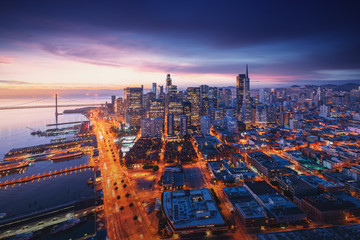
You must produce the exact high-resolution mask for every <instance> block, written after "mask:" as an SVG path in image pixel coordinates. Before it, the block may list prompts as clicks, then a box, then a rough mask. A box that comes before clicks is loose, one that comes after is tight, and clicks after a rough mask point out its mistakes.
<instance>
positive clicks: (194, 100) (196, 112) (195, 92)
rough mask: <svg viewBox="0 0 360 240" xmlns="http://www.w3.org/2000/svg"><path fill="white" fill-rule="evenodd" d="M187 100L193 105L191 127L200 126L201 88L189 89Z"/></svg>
mask: <svg viewBox="0 0 360 240" xmlns="http://www.w3.org/2000/svg"><path fill="white" fill-rule="evenodd" d="M186 94H187V100H188V101H189V102H190V103H191V125H192V126H198V125H200V88H199V87H188V88H187V93H186Z"/></svg>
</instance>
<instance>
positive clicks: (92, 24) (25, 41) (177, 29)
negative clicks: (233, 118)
mask: <svg viewBox="0 0 360 240" xmlns="http://www.w3.org/2000/svg"><path fill="white" fill-rule="evenodd" d="M359 20H360V14H359V7H358V5H357V3H356V1H289V0H287V1H268V0H267V1H239V0H238V1H209V0H208V1H195V0H193V1H169V0H168V1H136V0H135V1H89V0H87V1H18V0H3V1H1V2H0V89H2V91H5V90H8V91H9V90H15V89H44V88H45V89H55V88H58V89H59V88H75V89H80V88H87V89H96V88H114V89H117V88H123V87H125V86H138V85H140V84H144V86H145V87H150V85H151V83H152V82H157V83H158V84H164V83H165V77H166V74H167V73H171V75H172V78H173V84H176V85H178V87H179V88H184V87H186V86H197V85H200V84H208V85H215V86H231V85H235V78H236V75H237V74H239V73H243V72H244V71H245V64H246V63H247V64H249V72H250V77H251V86H252V87H254V88H255V87H256V88H258V87H280V86H289V85H292V84H300V85H302V84H322V83H328V82H333V83H340V81H344V82H348V81H357V80H359V79H360V44H359V43H360V30H359V26H360V24H359V23H360V21H359Z"/></svg>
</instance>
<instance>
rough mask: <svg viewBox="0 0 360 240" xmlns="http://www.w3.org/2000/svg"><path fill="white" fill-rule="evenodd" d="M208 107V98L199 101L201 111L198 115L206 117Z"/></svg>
mask: <svg viewBox="0 0 360 240" xmlns="http://www.w3.org/2000/svg"><path fill="white" fill-rule="evenodd" d="M209 107H210V100H209V98H207V97H206V98H202V99H201V111H200V115H206V114H207V110H208V108H209Z"/></svg>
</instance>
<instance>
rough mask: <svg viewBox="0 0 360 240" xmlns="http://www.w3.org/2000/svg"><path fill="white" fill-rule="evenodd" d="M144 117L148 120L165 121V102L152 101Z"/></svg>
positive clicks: (159, 100)
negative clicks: (160, 119) (159, 119)
mask: <svg viewBox="0 0 360 240" xmlns="http://www.w3.org/2000/svg"><path fill="white" fill-rule="evenodd" d="M146 115H147V117H148V118H162V119H165V101H164V100H162V99H155V100H152V101H151V102H150V107H149V110H148V112H147V114H146Z"/></svg>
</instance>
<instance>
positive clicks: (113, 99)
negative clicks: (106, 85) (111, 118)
mask: <svg viewBox="0 0 360 240" xmlns="http://www.w3.org/2000/svg"><path fill="white" fill-rule="evenodd" d="M115 100H116V96H115V95H112V96H111V104H112V105H115Z"/></svg>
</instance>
